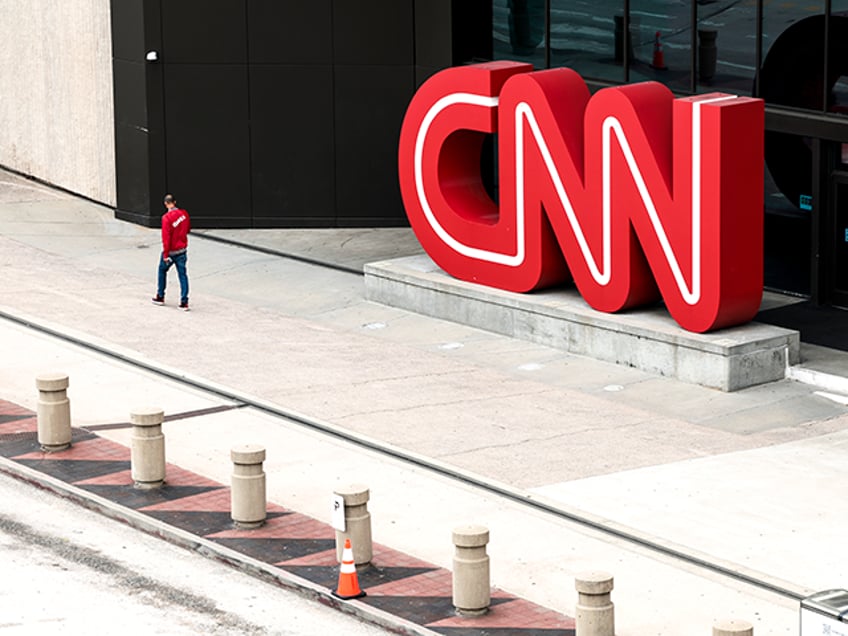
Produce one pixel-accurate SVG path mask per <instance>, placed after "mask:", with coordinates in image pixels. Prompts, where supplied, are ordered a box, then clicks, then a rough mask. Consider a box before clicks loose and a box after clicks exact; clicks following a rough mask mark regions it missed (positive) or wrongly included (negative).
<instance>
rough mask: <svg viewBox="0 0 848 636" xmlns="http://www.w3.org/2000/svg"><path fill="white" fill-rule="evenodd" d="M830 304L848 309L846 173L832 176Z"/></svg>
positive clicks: (847, 175)
mask: <svg viewBox="0 0 848 636" xmlns="http://www.w3.org/2000/svg"><path fill="white" fill-rule="evenodd" d="M833 182H834V188H835V192H834V197H833V204H832V205H833V211H832V212H833V213H832V214H831V220H832V225H831V227H832V230H833V234H832V236H833V238H832V241H831V250H832V257H831V259H830V266H831V268H832V269H831V272H832V273H831V278H830V279H831V280H832V281H833V284H832V289H831V303H832V304H834V305H837V306H839V307H848V173H846V174H839V175H838V176H836V175H835V176H834V180H833Z"/></svg>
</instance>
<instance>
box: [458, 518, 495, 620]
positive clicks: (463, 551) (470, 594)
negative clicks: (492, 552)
mask: <svg viewBox="0 0 848 636" xmlns="http://www.w3.org/2000/svg"><path fill="white" fill-rule="evenodd" d="M488 543H489V529H488V528H486V527H484V526H475V525H465V526H459V527H456V528H454V529H453V544H454V548H455V551H454V556H453V606H454V607H455V608H456V611H457V613H458V614H461V615H464V616H479V615H481V614H485V613H486V612H487V611H488V609H489V603H490V601H491V583H490V579H489V555H488V554H486V545H487V544H488Z"/></svg>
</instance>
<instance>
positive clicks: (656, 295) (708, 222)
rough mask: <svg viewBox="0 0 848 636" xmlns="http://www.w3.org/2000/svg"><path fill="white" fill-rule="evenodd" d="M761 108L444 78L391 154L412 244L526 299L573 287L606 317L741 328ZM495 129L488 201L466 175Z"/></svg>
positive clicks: (556, 73)
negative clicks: (632, 310)
mask: <svg viewBox="0 0 848 636" xmlns="http://www.w3.org/2000/svg"><path fill="white" fill-rule="evenodd" d="M763 129H764V108H763V102H762V100H758V99H751V98H745V97H735V96H733V95H726V94H722V93H712V94H709V95H698V96H695V97H688V98H683V99H674V97H673V96H672V94H671V92H670V91H669V90H668V89H667V88H665V87H664V86H663V85H661V84H658V83H656V82H645V83H642V84H633V85H629V86H620V87H616V88H607V89H604V90H601V91H599V92H598V93H596V94H595V95H594V96H591V97H590V95H589V90H588V88H587V87H586V84H585V83H584V82H583V80H582V79H581V78H580V76H579V75H577V73H575V72H574V71H571V70H569V69H554V70H546V71H537V72H533V69H532V66H530V65H528V64H520V63H516V62H492V63H488V64H478V65H474V66H465V67H458V68H452V69H447V70H445V71H442V72H440V73H438V74H436V75H435V76H433V77H432V78H430V79H429V80H428V81H427V82H425V83H424V85H423V86H422V87H421V88H420V89H419V91H418V92H417V93H416V95H415V97H414V98H413V99H412V102H411V104H410V106H409V109H408V111H407V113H406V117H405V119H404V122H403V127H402V129H401V136H400V147H399V173H400V186H401V194H402V196H403V202H404V206H405V207H406V211H407V215H408V217H409V221H410V223H411V224H412V228H413V230H414V231H415V234H416V236H417V237H418V240H419V241H420V242H421V245H422V246H423V247H424V249H425V250H426V251H427V253H428V254H429V255H430V257H431V258H432V259H433V260H434V261H435V262H436V264H437V265H439V267H441V268H442V269H443V270H445V271H446V272H447V273H449V274H451V275H452V276H454V277H456V278H460V279H462V280H466V281H472V282H477V283H482V284H484V285H489V286H492V287H498V288H501V289H506V290H510V291H517V292H528V291H531V290H534V289H540V288H543V287H550V286H552V285H557V284H561V283H564V282H567V281H571V280H573V281H574V283H575V285H576V286H577V289H578V291H579V292H580V294H581V295H582V297H583V298H584V299H585V300H586V302H587V303H588V304H589V305H590V306H592V307H593V308H595V309H597V310H599V311H605V312H615V311H620V310H623V309H627V308H629V307H636V306H638V305H644V304H647V303H651V302H655V301H657V300H659V299H660V298H661V299H662V300H663V301H664V302H665V305H666V307H667V308H668V311H669V313H670V314H671V316H672V317H673V318H674V320H676V321H677V323H678V324H679V325H680V326H681V327H683V328H684V329H688V330H690V331H695V332H705V331H709V330H712V329H718V328H720V327H727V326H730V325H737V324H741V323H744V322H748V321H749V320H751V318H753V316H754V315H755V314H756V312H757V310H758V308H759V305H760V300H761V296H762V289H763ZM491 134H497V139H498V167H499V171H498V175H499V177H498V180H499V204H496V203H495V202H494V201H492V199H491V198H490V197H489V195H488V194H487V193H486V191H485V189H484V187H483V184H482V180H481V170H480V152H481V146H482V143H483V141H484V139H485V136H486V135H491Z"/></svg>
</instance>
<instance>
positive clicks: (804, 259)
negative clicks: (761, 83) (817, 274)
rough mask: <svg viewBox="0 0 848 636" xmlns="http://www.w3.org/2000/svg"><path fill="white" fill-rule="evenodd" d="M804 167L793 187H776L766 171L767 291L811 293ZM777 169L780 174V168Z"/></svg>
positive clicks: (809, 204)
mask: <svg viewBox="0 0 848 636" xmlns="http://www.w3.org/2000/svg"><path fill="white" fill-rule="evenodd" d="M799 141H800V142H801V143H803V142H802V141H801V140H799ZM790 167H791V165H790ZM805 167H806V168H807V169H808V170H809V173H808V174H805V175H800V174H799V177H801V178H799V179H798V183H796V184H795V185H794V186H793V185H792V184H789V183H784V184H783V188H780V187H778V185H777V184H776V183H775V181H774V179H773V178H772V174H771V171H770V170H768V169H766V174H765V192H764V194H765V198H764V204H765V213H766V214H765V227H764V233H765V235H764V239H765V240H764V245H763V247H764V250H765V253H764V257H765V262H764V272H763V273H764V276H765V280H764V282H765V286H766V287H768V288H769V289H775V290H780V291H788V292H793V293H796V294H804V295H807V294H809V293H810V264H811V261H810V244H811V243H810V238H811V227H812V226H811V218H810V211H809V210H810V209H812V204H813V201H812V196H811V193H810V192H809V191H808V190H806V189H805V187H807V184H809V183H812V175H811V173H812V166H810V165H807V166H805ZM776 170H777V172H778V173H780V171H781V169H780V167H779V166H778V167H776ZM796 171H797V170H796ZM801 182H803V183H801ZM789 197H792V199H793V200H790V199H789ZM799 206H803V208H802V207H799Z"/></svg>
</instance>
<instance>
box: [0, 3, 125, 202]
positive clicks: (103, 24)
mask: <svg viewBox="0 0 848 636" xmlns="http://www.w3.org/2000/svg"><path fill="white" fill-rule="evenodd" d="M0 68H2V72H0V166H5V167H7V168H11V169H12V170H16V171H19V172H22V173H24V174H26V175H30V176H34V177H37V178H39V179H43V180H44V181H46V182H48V183H52V184H55V185H58V186H61V187H63V188H66V189H68V190H70V191H72V192H76V193H78V194H82V195H84V196H87V197H90V198H92V199H94V200H96V201H100V202H102V203H105V204H107V205H115V204H116V194H115V142H114V108H113V100H112V35H111V27H110V20H109V0H26V1H21V0H0Z"/></svg>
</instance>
